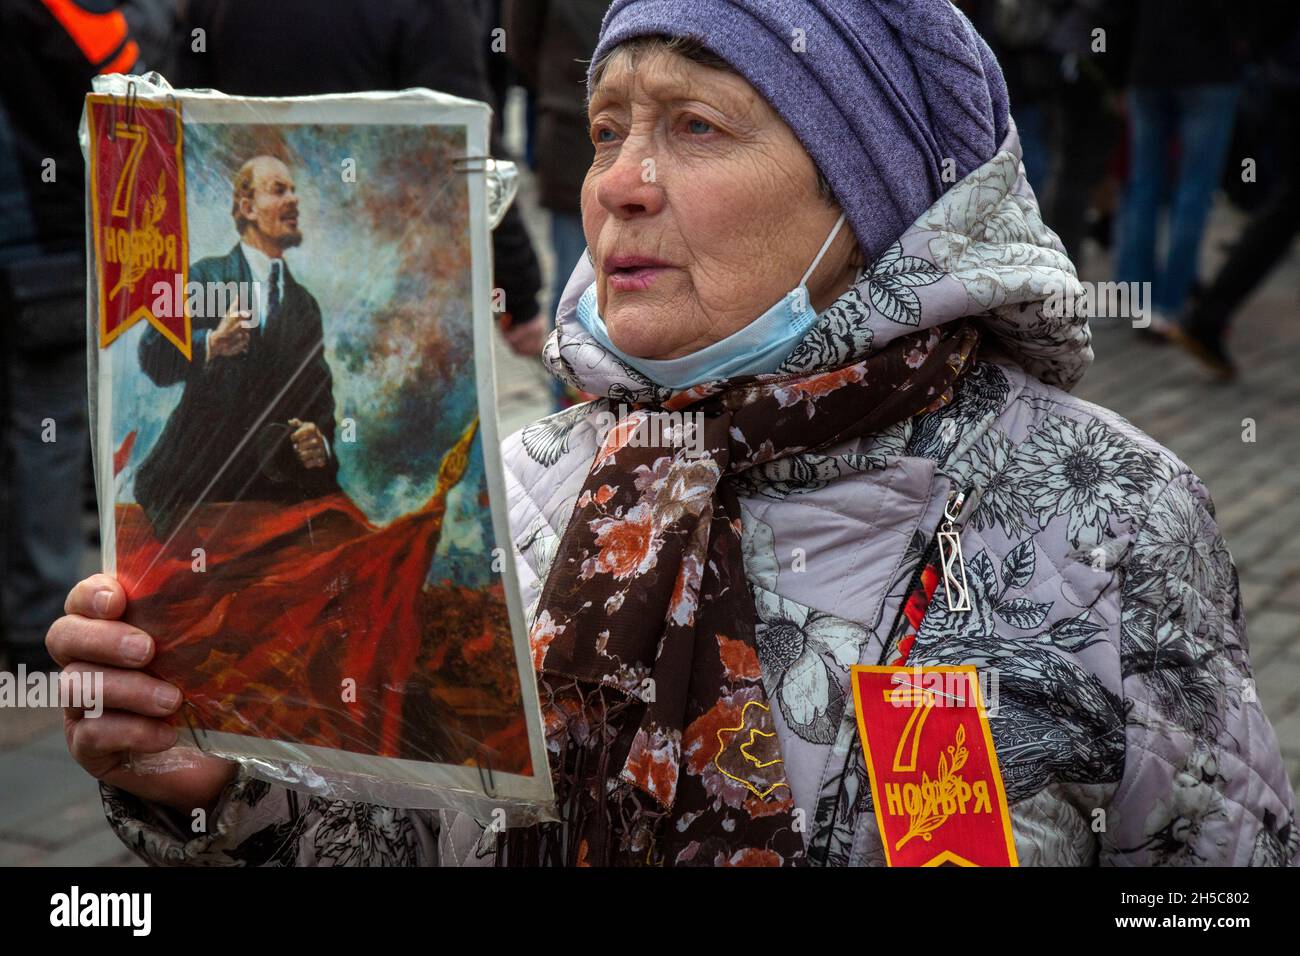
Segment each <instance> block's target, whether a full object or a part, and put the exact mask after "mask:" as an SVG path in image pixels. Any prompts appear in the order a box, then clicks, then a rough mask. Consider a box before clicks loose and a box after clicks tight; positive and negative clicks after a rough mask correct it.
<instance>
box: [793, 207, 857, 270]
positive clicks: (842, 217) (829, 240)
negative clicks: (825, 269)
mask: <svg viewBox="0 0 1300 956" xmlns="http://www.w3.org/2000/svg"><path fill="white" fill-rule="evenodd" d="M846 218H847V214H846V213H840V218H839V219H837V220H835V228H834V229H832V230H831V234H830V235H829V236H827V237H826V241H825V242H823V243H822V247H821V248H820V249H819V250H817V256H816V258H814V259H813V261H812V265H810V266H809V267H808V271H807V272H805V273H804V274H803V278H802V279H800V280H799V285H800V286H805V285H807V284H808V280H809V279H810V278H811V277H812V274H813V273H814V272H816V271H817V267H818V266H819V265H821V261H822V256H824V255H826V250H827V249H829V248H830V247H831V243H832V242H834V241H835V237H836V236H838V235H839V234H840V226H842V225H844V220H845V219H846Z"/></svg>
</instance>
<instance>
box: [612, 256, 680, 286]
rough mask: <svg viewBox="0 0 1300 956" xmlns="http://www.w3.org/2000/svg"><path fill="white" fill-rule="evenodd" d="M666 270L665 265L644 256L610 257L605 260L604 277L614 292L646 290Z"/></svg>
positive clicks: (666, 266)
mask: <svg viewBox="0 0 1300 956" xmlns="http://www.w3.org/2000/svg"><path fill="white" fill-rule="evenodd" d="M667 269H668V264H667V263H664V262H660V261H658V260H657V259H649V258H646V257H644V256H611V257H610V258H608V259H607V260H605V271H606V277H607V279H608V281H609V285H610V288H612V289H613V290H614V291H615V292H640V291H642V290H644V289H648V288H650V285H651V283H653V282H654V281H655V279H657V278H658V277H659V276H660V275H661V274H662V273H664V272H665V271H666V270H667Z"/></svg>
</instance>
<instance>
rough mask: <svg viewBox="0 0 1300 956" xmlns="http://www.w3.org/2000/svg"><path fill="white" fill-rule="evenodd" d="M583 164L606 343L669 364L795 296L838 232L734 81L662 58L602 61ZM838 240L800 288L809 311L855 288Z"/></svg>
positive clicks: (788, 134) (796, 148)
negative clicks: (591, 148) (591, 147)
mask: <svg viewBox="0 0 1300 956" xmlns="http://www.w3.org/2000/svg"><path fill="white" fill-rule="evenodd" d="M589 113H590V119H591V138H592V142H593V143H594V144H595V147H596V156H595V159H594V160H593V162H592V164H591V169H590V170H589V171H588V173H587V178H586V181H585V182H584V183H583V187H582V226H583V231H584V232H585V233H586V238H587V247H588V248H589V249H590V250H591V255H592V258H593V259H594V260H595V269H596V295H597V305H598V308H599V310H600V314H601V317H602V318H603V319H604V321H605V326H606V328H607V330H608V332H609V337H610V340H611V341H612V342H613V343H614V345H616V346H617V347H618V348H619V349H620V350H621V351H623V352H625V353H627V354H628V355H634V356H637V357H639V358H649V359H668V358H678V357H679V356H682V355H687V354H689V353H691V352H694V351H696V350H698V349H701V348H703V347H704V346H706V345H709V344H711V343H713V342H717V341H720V340H721V339H724V338H726V337H727V336H728V335H731V334H732V333H733V332H736V331H738V330H739V329H741V328H743V327H744V326H746V325H748V324H749V323H750V322H752V321H753V320H754V319H756V318H758V316H759V315H761V314H762V313H764V312H766V311H767V310H768V309H769V308H771V307H772V306H773V305H774V304H775V303H776V302H777V301H778V300H779V299H781V297H782V296H784V295H785V294H786V293H788V292H789V291H790V290H791V289H793V288H794V287H795V285H796V284H797V283H798V282H799V279H800V278H801V277H802V276H803V274H804V272H805V271H806V270H807V268H808V266H809V265H811V264H812V260H813V258H814V256H816V255H817V250H818V249H820V248H821V245H822V243H823V242H824V241H825V240H826V237H827V236H828V235H829V234H830V231H831V229H832V228H833V227H834V225H835V221H836V219H838V218H839V214H840V210H839V208H838V207H837V206H834V205H832V204H831V203H829V202H827V201H826V200H825V199H823V198H822V197H821V196H819V195H818V192H817V171H816V167H815V166H814V165H813V161H812V159H811V158H810V157H809V156H808V154H807V153H806V152H805V151H804V149H803V146H802V145H801V144H800V143H799V140H798V139H797V138H796V137H795V135H794V133H793V132H792V131H791V130H790V128H789V127H788V126H787V125H786V123H785V121H784V120H782V119H781V117H780V116H779V115H778V114H777V113H776V112H775V111H774V110H773V109H772V108H771V106H769V105H768V103H767V101H766V100H764V99H763V98H762V97H761V96H760V95H759V94H758V93H757V92H756V91H755V90H754V89H753V87H751V86H750V85H749V84H748V83H747V82H746V81H745V80H744V79H743V78H742V77H740V76H739V75H737V74H734V73H730V72H727V71H723V70H716V69H712V68H710V67H706V66H703V65H701V64H698V63H695V62H692V61H691V60H688V59H686V58H685V57H683V56H680V55H678V54H677V53H673V52H670V51H666V50H662V49H653V48H652V49H650V50H649V51H644V50H643V51H641V52H640V53H639V54H638V55H637V57H636V62H635V67H633V63H632V57H631V56H629V55H628V53H627V52H625V51H624V52H616V53H615V54H614V56H613V58H612V59H611V61H610V63H609V65H608V69H607V70H606V72H605V74H604V77H603V79H602V81H601V83H600V85H599V86H598V87H597V88H596V90H594V91H593V94H592V97H591V103H590V110H589ZM856 245H857V241H856V239H855V238H854V236H853V231H852V229H850V228H848V226H847V224H846V225H845V227H843V228H841V229H840V232H839V234H838V235H837V236H836V237H835V242H834V243H832V245H831V247H830V249H828V250H827V252H826V255H825V257H824V258H823V259H822V261H821V264H820V265H819V266H818V267H817V271H816V272H815V273H813V275H812V276H811V277H810V278H809V280H808V290H809V293H810V299H811V302H812V305H813V308H814V309H816V310H817V311H819V312H820V311H821V310H823V309H825V308H826V307H827V306H829V305H830V303H831V302H833V301H834V300H835V299H836V298H837V297H838V296H839V295H840V294H841V293H843V292H844V291H845V290H846V289H847V288H848V287H849V285H850V283H851V282H852V281H853V279H854V278H855V276H856V271H857V270H856V261H857V254H856Z"/></svg>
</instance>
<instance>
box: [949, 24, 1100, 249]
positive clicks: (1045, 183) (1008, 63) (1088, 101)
mask: <svg viewBox="0 0 1300 956" xmlns="http://www.w3.org/2000/svg"><path fill="white" fill-rule="evenodd" d="M1123 2H1124V0H969V2H966V3H961V4H958V5H959V6H961V7H962V9H963V10H965V11H966V12H967V14H968V15H970V17H971V20H972V22H974V24H975V25H976V27H978V28H979V29H980V30H981V32H983V33H984V35H985V36H987V37H988V38H989V43H990V45H991V46H992V47H993V51H994V52H995V53H996V54H997V55H998V59H999V61H1000V62H1001V63H1002V65H1003V69H1004V71H1005V72H1006V77H1007V89H1008V91H1009V92H1010V95H1011V103H1012V106H1013V108H1014V109H1015V115H1016V123H1017V128H1018V129H1019V131H1020V137H1021V143H1022V144H1023V146H1024V163H1025V174H1026V176H1027V177H1028V179H1029V182H1030V185H1031V186H1033V187H1034V191H1035V193H1037V195H1038V197H1039V200H1040V203H1041V206H1042V210H1043V220H1044V222H1046V223H1047V225H1049V226H1050V227H1051V228H1052V230H1053V231H1054V232H1055V233H1056V234H1057V236H1059V237H1060V239H1061V242H1062V244H1063V245H1064V246H1065V248H1066V250H1067V251H1069V252H1070V253H1071V254H1072V255H1075V256H1077V255H1079V251H1080V248H1079V247H1080V245H1081V244H1082V242H1083V239H1084V236H1085V235H1086V234H1087V233H1088V213H1089V206H1090V203H1091V200H1092V197H1093V194H1094V191H1095V187H1096V186H1097V184H1098V183H1099V182H1100V181H1101V179H1102V178H1103V176H1104V174H1105V172H1106V161H1107V159H1108V158H1109V156H1110V155H1111V153H1112V151H1113V150H1114V148H1115V146H1116V144H1117V143H1118V141H1119V140H1120V134H1121V132H1122V130H1121V128H1120V125H1119V119H1118V116H1119V114H1118V109H1117V99H1118V93H1119V89H1120V85H1121V83H1122V80H1123V77H1122V75H1121V72H1122V64H1123V63H1124V62H1125V59H1124V57H1123V54H1122V53H1121V52H1119V51H1118V50H1117V44H1118V43H1119V41H1120V39H1121V38H1122V35H1123V32H1122V31H1119V30H1115V29H1113V27H1114V25H1115V23H1116V22H1117V19H1118V16H1119V14H1118V12H1117V5H1119V4H1122V3H1123ZM1098 29H1101V30H1104V31H1105V47H1104V49H1094V42H1095V41H1094V32H1093V31H1094V30H1098Z"/></svg>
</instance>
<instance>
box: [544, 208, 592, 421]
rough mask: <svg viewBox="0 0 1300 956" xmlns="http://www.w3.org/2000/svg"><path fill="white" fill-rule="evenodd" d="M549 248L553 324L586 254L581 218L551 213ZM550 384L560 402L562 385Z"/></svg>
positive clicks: (562, 391) (585, 238) (563, 393)
mask: <svg viewBox="0 0 1300 956" xmlns="http://www.w3.org/2000/svg"><path fill="white" fill-rule="evenodd" d="M551 248H552V249H553V250H554V252H555V270H554V272H553V273H552V274H551V322H552V323H554V321H555V312H556V309H558V308H559V306H560V296H562V295H564V287H565V285H567V284H568V281H569V276H571V275H573V267H574V266H576V265H577V264H578V260H579V259H581V258H582V257H583V256H584V255H585V254H586V252H587V237H586V236H585V235H584V234H583V232H582V217H581V216H573V215H566V214H565V213H560V212H555V211H554V210H552V211H551ZM552 382H553V384H554V388H555V391H556V397H557V401H562V400H563V398H564V396H565V392H564V383H563V382H561V381H560V380H559V379H553V380H552Z"/></svg>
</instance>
